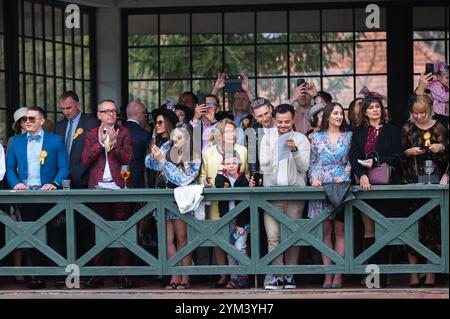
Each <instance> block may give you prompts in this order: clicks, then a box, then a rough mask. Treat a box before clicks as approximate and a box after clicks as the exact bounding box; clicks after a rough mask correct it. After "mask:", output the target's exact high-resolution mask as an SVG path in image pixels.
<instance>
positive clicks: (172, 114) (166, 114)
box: [152, 109, 179, 127]
mask: <svg viewBox="0 0 450 319" xmlns="http://www.w3.org/2000/svg"><path fill="white" fill-rule="evenodd" d="M159 115H162V116H164V117H165V118H166V119H168V120H169V121H170V123H171V124H172V126H173V127H175V126H176V125H177V123H178V122H179V120H178V116H177V115H176V114H175V112H174V111H172V110H169V109H155V110H153V111H152V118H153V122H156V118H157V117H158V116H159Z"/></svg>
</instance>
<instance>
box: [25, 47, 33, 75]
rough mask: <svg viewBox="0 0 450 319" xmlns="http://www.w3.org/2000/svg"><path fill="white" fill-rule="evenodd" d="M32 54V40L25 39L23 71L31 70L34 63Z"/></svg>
mask: <svg viewBox="0 0 450 319" xmlns="http://www.w3.org/2000/svg"><path fill="white" fill-rule="evenodd" d="M33 57H34V54H33V41H32V40H31V39H25V71H26V72H33V64H34V59H33Z"/></svg>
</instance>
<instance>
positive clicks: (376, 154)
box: [350, 97, 402, 264]
mask: <svg viewBox="0 0 450 319" xmlns="http://www.w3.org/2000/svg"><path fill="white" fill-rule="evenodd" d="M359 122H360V126H359V127H357V128H355V129H354V131H353V139H352V146H351V149H350V161H351V164H352V170H353V173H354V175H355V177H356V179H357V180H359V185H360V186H361V188H362V189H363V190H364V191H370V188H371V185H372V183H371V181H370V180H369V173H368V172H369V169H371V168H375V167H378V166H379V165H382V164H388V165H390V166H391V167H393V168H394V169H393V170H392V175H391V181H390V184H399V183H400V182H401V175H402V165H401V160H402V145H401V134H400V129H399V128H398V127H396V126H395V125H393V124H391V123H389V122H388V116H387V114H386V110H385V108H384V107H383V102H382V100H381V99H380V98H376V97H365V98H364V100H363V102H362V105H361V111H360V120H359ZM361 161H362V162H361ZM370 204H371V205H372V206H373V207H374V208H375V209H377V210H378V211H379V212H380V213H382V214H383V215H385V216H386V215H391V214H392V212H390V210H391V209H392V206H391V205H392V204H394V205H395V203H393V202H392V201H389V200H388V199H385V200H383V202H380V201H379V200H377V201H373V202H372V201H371V202H370ZM361 219H362V221H363V225H364V239H363V248H364V249H367V248H369V247H370V246H371V245H373V244H374V243H375V224H374V221H373V220H372V219H371V218H369V217H368V216H367V215H365V214H361ZM388 253H389V250H387V249H383V250H382V251H381V252H380V253H378V254H377V255H375V256H374V257H371V258H369V263H370V264H382V263H385V262H386V260H387V254H388Z"/></svg>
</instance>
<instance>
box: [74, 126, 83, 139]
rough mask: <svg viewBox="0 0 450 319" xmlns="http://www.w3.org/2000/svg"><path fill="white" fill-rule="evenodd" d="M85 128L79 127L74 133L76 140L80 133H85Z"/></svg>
mask: <svg viewBox="0 0 450 319" xmlns="http://www.w3.org/2000/svg"><path fill="white" fill-rule="evenodd" d="M83 133H84V130H83V129H82V128H81V127H80V128H78V129H77V130H76V131H75V133H73V136H72V139H73V140H75V139H76V138H77V137H78V136H79V135H81V134H83Z"/></svg>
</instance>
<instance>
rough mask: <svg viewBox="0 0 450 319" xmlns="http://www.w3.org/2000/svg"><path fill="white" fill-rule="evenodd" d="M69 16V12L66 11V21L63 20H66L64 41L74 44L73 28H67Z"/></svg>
mask: <svg viewBox="0 0 450 319" xmlns="http://www.w3.org/2000/svg"><path fill="white" fill-rule="evenodd" d="M67 16H68V13H66V12H65V11H64V21H63V22H64V42H65V43H70V44H72V42H73V34H72V32H73V29H70V28H66V17H67Z"/></svg>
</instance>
